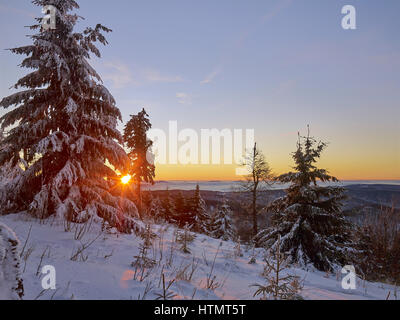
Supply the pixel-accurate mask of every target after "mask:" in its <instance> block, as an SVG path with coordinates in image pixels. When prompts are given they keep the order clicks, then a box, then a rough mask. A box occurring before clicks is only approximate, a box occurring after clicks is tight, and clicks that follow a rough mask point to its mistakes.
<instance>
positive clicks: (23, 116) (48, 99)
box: [0, 0, 137, 232]
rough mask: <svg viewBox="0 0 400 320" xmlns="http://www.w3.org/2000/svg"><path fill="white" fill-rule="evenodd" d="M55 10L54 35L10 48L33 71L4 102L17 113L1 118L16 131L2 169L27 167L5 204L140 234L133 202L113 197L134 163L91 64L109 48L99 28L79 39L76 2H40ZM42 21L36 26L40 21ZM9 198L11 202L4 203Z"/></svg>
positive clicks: (0, 155) (9, 186)
mask: <svg viewBox="0 0 400 320" xmlns="http://www.w3.org/2000/svg"><path fill="white" fill-rule="evenodd" d="M33 3H34V4H36V5H38V6H41V7H42V6H44V5H53V6H55V7H56V8H57V11H56V30H47V31H45V30H43V29H41V26H40V24H39V23H38V24H36V25H33V26H31V27H30V28H31V29H32V30H38V31H39V32H38V33H37V34H35V35H32V36H30V38H31V39H32V41H33V44H31V45H27V46H23V47H19V48H14V49H11V51H12V52H13V53H16V54H21V55H25V56H26V58H25V59H24V60H23V61H22V63H21V66H22V67H24V68H30V69H33V70H34V71H33V72H31V73H29V74H28V75H26V76H24V77H23V78H21V79H20V80H19V81H18V82H17V83H16V84H15V86H14V87H15V89H20V88H25V90H22V91H19V92H17V93H15V94H12V95H10V96H8V97H5V98H3V99H2V100H1V101H0V106H1V107H3V108H11V107H14V108H13V109H12V110H11V111H9V112H8V113H6V114H5V115H3V116H2V117H1V118H0V127H1V128H2V129H6V128H11V129H10V130H9V131H8V133H7V135H6V137H5V139H4V141H3V142H2V149H1V151H0V166H3V165H5V164H8V163H10V165H12V166H15V165H16V164H17V162H18V161H19V159H20V155H22V157H23V159H24V161H25V162H26V163H27V164H28V166H27V167H26V168H25V170H24V171H23V172H21V174H18V175H16V176H15V177H14V178H13V179H12V180H11V181H9V182H8V183H6V185H5V187H4V188H5V190H4V192H5V193H4V194H3V196H2V198H1V199H0V201H1V208H3V207H4V204H7V203H8V204H9V203H11V204H12V206H13V208H14V210H25V209H27V210H28V211H29V212H30V213H31V214H32V215H34V216H38V217H47V216H49V215H52V214H55V213H56V214H58V215H62V216H65V217H67V218H68V219H71V220H74V221H84V220H86V219H88V218H89V217H90V216H92V215H95V214H97V215H99V216H100V217H102V218H104V219H106V220H107V221H108V222H109V223H110V224H111V225H113V226H115V227H117V228H118V229H119V230H121V231H126V232H129V231H130V230H131V229H132V228H134V227H135V222H134V220H133V218H134V217H135V216H136V215H137V210H136V207H135V205H134V204H133V203H131V202H129V201H127V200H125V199H123V198H121V197H120V196H118V195H116V194H115V192H113V191H112V190H113V186H114V184H115V183H114V181H115V180H117V176H116V173H115V171H114V170H112V169H111V167H110V166H108V165H106V163H107V162H108V163H109V164H111V165H112V166H113V168H115V169H118V170H119V171H120V172H125V171H127V169H128V164H129V159H128V157H127V155H126V153H125V151H124V150H123V148H122V147H121V145H120V144H119V143H122V136H121V134H120V132H119V131H118V130H117V127H116V126H117V122H118V120H121V114H120V111H119V109H118V108H117V107H116V105H115V100H114V98H113V96H112V95H111V94H110V93H109V92H108V90H107V89H106V88H105V87H104V86H103V85H102V84H101V79H100V76H99V75H98V74H97V73H96V71H95V70H94V69H93V68H92V67H91V66H90V65H89V63H88V59H89V58H90V55H91V54H94V55H96V56H98V57H100V52H99V50H98V49H97V47H96V45H95V43H96V42H99V43H101V44H103V45H105V44H107V41H106V39H105V37H104V36H103V34H102V32H110V31H111V30H110V29H108V28H106V27H104V26H102V25H100V24H98V25H97V26H96V27H95V28H94V29H93V28H87V29H85V30H84V31H83V33H74V32H73V29H74V26H75V24H76V22H77V20H78V18H79V17H78V16H77V15H76V14H72V13H70V11H71V10H72V9H75V8H78V4H77V3H76V2H75V1H74V0H35V1H33ZM40 20H41V19H37V21H38V22H40ZM4 195H5V196H4Z"/></svg>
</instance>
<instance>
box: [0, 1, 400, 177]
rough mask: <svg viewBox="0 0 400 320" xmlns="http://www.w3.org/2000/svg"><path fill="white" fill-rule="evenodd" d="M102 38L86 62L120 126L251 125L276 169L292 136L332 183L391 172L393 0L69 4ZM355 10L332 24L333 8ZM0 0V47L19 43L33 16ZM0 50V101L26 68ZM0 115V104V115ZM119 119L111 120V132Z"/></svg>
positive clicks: (168, 173)
mask: <svg viewBox="0 0 400 320" xmlns="http://www.w3.org/2000/svg"><path fill="white" fill-rule="evenodd" d="M78 3H79V5H80V6H81V8H80V10H79V11H77V13H78V14H79V15H81V16H83V17H85V20H83V21H81V22H80V23H79V24H78V26H77V29H78V30H81V29H83V28H84V27H86V26H93V25H95V24H96V23H102V24H104V25H106V26H108V27H110V28H111V29H113V33H111V34H110V35H108V40H109V45H108V46H107V47H101V48H100V49H101V52H102V58H101V59H100V60H97V59H95V60H92V61H91V63H92V65H94V67H95V68H96V69H97V71H98V72H99V73H100V75H101V76H102V78H103V80H104V82H105V85H106V86H107V88H108V89H109V90H110V91H111V93H112V94H113V95H114V97H115V98H116V100H117V105H118V107H119V108H120V109H121V111H122V114H123V120H124V121H127V120H128V119H129V115H130V114H134V113H137V112H138V111H140V110H141V108H142V107H145V108H146V110H147V111H148V113H149V114H150V117H151V121H152V124H153V127H155V128H160V129H164V130H166V131H167V129H168V121H170V120H176V121H178V127H179V129H184V128H193V129H195V130H198V131H200V129H201V128H218V129H223V128H230V129H234V128H242V129H246V128H254V129H255V136H256V141H257V142H258V144H259V146H260V148H261V149H262V150H263V152H264V153H265V155H266V157H267V160H268V161H269V162H270V164H271V167H272V168H273V170H274V171H275V172H276V173H283V172H285V171H287V170H289V169H290V166H291V165H292V161H291V158H290V153H291V152H292V151H294V149H295V146H296V141H297V132H298V131H301V132H302V133H303V134H304V133H305V132H306V126H307V124H310V126H311V133H312V134H313V135H315V136H316V137H318V138H320V139H322V140H325V141H328V142H329V147H328V148H327V150H326V152H325V153H324V154H323V157H322V159H321V161H320V165H321V166H322V167H326V168H328V170H329V171H330V172H331V173H332V174H333V175H335V176H337V177H339V178H340V179H382V180H383V179H400V130H399V125H398V123H399V119H400V109H399V107H400V90H399V89H400V40H399V39H400V38H399V35H398V34H399V31H400V18H399V16H400V1H397V0H387V1H384V2H383V1H378V0H362V1H361V0H346V1H342V0H332V1H320V0H302V1H290V0H270V1H256V0H252V1H228V0H220V1H211V0H206V1H194V0H192V1H184V0H170V1H160V0H159V1H152V0H146V1H132V0H117V1H105V0H98V1H96V3H95V5H94V2H93V1H88V0H81V1H79V0H78ZM346 4H352V5H354V6H355V7H356V9H357V30H343V29H342V27H341V19H342V17H343V15H342V14H341V8H342V7H343V6H344V5H346ZM40 15H41V10H40V8H38V7H36V6H34V5H33V4H32V3H31V2H30V1H29V0H17V1H6V0H0V30H1V37H0V49H6V48H10V47H16V46H20V45H26V44H29V43H30V40H29V39H28V38H26V37H25V35H27V34H30V33H31V32H30V30H28V29H26V28H24V26H26V25H30V24H32V22H33V17H35V16H40ZM21 58H22V56H16V55H13V54H11V53H10V52H9V51H6V50H0V70H1V76H0V97H4V96H6V95H9V94H11V93H12V92H13V91H12V90H10V89H9V88H10V87H11V86H12V85H13V84H14V83H15V82H16V81H17V80H18V79H19V78H20V77H21V76H22V75H23V74H25V73H26V70H23V69H20V68H18V67H17V65H18V64H19V63H20V62H21ZM3 113H4V111H3V110H0V114H3ZM122 128H123V125H122V124H121V125H120V129H122ZM235 168H236V167H235V166H229V165H226V166H224V165H218V166H217V165H208V166H205V165H202V166H196V165H188V166H183V165H179V166H172V165H169V166H166V165H165V166H163V165H159V166H158V167H157V177H156V178H157V179H160V180H167V179H173V180H180V179H188V180H196V179H198V180H216V179H236V178H237V176H235Z"/></svg>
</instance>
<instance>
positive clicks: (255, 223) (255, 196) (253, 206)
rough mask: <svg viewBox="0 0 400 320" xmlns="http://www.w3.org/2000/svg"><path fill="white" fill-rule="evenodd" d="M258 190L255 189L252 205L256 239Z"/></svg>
mask: <svg viewBox="0 0 400 320" xmlns="http://www.w3.org/2000/svg"><path fill="white" fill-rule="evenodd" d="M256 205H257V189H256V188H254V189H253V203H252V215H253V236H254V237H255V236H256V235H257V233H258V228H257V208H256Z"/></svg>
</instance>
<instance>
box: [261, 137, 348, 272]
mask: <svg viewBox="0 0 400 320" xmlns="http://www.w3.org/2000/svg"><path fill="white" fill-rule="evenodd" d="M325 147H326V143H324V142H317V141H316V140H315V139H314V138H313V137H310V135H309V134H308V135H307V137H300V135H299V141H298V143H297V150H296V152H295V153H293V159H294V162H295V166H294V170H295V172H289V173H286V174H283V175H281V176H279V177H278V178H277V180H278V181H279V182H281V183H285V184H287V183H289V184H290V186H289V188H288V189H287V190H286V196H284V197H282V198H279V199H277V200H275V201H274V202H273V203H272V204H271V205H270V207H269V208H270V210H272V212H273V215H272V227H271V228H269V229H267V230H264V231H262V232H260V233H259V234H258V236H257V237H256V238H257V241H258V243H259V244H260V245H263V246H265V247H267V248H271V249H272V250H275V249H276V247H277V246H278V238H279V237H281V245H280V247H281V250H282V251H283V252H285V253H287V254H288V255H289V258H290V261H291V262H292V263H298V264H300V265H307V264H313V265H314V266H315V267H316V268H317V269H319V270H323V271H326V270H332V269H333V268H334V267H335V265H342V266H343V265H344V264H345V263H346V261H348V259H349V258H350V251H351V250H352V245H351V241H350V239H351V232H352V226H351V224H350V223H349V222H347V221H346V220H345V218H344V217H343V214H342V212H341V206H342V200H343V199H345V195H344V189H343V188H342V187H337V186H326V185H319V184H318V183H317V182H318V181H320V182H322V183H325V182H338V180H337V179H336V178H335V177H332V176H330V175H329V174H328V172H327V171H326V170H325V169H319V168H317V167H316V166H315V163H316V162H317V160H318V159H319V158H320V156H321V153H322V151H323V150H324V149H325Z"/></svg>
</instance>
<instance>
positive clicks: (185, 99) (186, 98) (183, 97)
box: [176, 92, 192, 104]
mask: <svg viewBox="0 0 400 320" xmlns="http://www.w3.org/2000/svg"><path fill="white" fill-rule="evenodd" d="M176 98H177V99H178V102H179V103H180V104H192V97H191V95H189V94H187V93H185V92H178V93H177V94H176Z"/></svg>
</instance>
